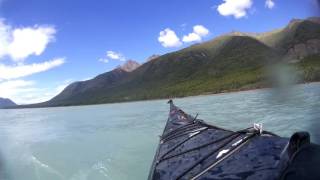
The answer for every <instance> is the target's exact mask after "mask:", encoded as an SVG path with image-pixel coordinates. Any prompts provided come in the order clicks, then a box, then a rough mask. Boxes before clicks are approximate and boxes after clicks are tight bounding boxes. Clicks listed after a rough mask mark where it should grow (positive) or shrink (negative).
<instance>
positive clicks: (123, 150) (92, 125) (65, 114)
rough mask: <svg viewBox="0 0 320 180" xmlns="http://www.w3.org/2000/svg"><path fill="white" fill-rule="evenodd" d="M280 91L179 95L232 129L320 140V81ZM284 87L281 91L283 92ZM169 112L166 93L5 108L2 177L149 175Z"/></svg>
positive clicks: (73, 179)
mask: <svg viewBox="0 0 320 180" xmlns="http://www.w3.org/2000/svg"><path fill="white" fill-rule="evenodd" d="M284 92H285V94H282V95H280V96H279V93H276V92H275V91H273V90H255V91H246V92H237V93H229V94H219V95H210V96H195V97H188V98H182V99H177V100H175V103H176V104H177V105H178V106H180V107H181V108H183V109H184V110H186V111H187V112H188V113H191V114H193V115H195V114H196V113H199V116H198V117H199V118H201V119H205V120H207V121H209V122H211V123H213V124H215V125H218V126H222V127H224V128H229V129H232V130H237V129H242V128H245V127H248V126H251V125H252V124H253V123H254V122H257V123H263V126H264V128H265V129H267V130H269V131H273V132H275V133H277V134H279V135H282V136H290V135H291V134H292V133H293V132H295V131H303V130H304V131H309V132H310V133H311V135H312V140H313V141H314V142H317V143H320V131H318V130H317V128H319V127H320V121H319V120H318V117H320V109H319V107H320V106H319V105H320V101H319V98H320V93H319V92H320V84H319V83H314V84H306V85H298V86H295V87H294V88H291V89H290V91H288V90H286V91H284ZM282 93H283V92H282ZM167 113H168V105H167V104H166V100H157V101H144V102H133V103H119V104H106V105H95V106H82V107H61V108H43V109H19V110H0V118H1V119H0V128H1V131H0V141H1V142H2V144H1V146H0V150H1V151H0V162H1V163H0V168H1V170H0V177H1V178H2V179H12V180H29V179H30V180H33V179H34V180H51V179H52V180H60V179H61V180H86V179H90V180H98V179H112V180H141V179H146V177H147V175H148V171H149V166H150V163H151V162H152V159H153V156H154V151H155V148H156V146H157V143H158V139H159V138H158V135H160V134H161V133H162V129H163V127H164V125H165V122H166V119H167Z"/></svg>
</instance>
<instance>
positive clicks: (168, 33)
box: [158, 28, 182, 48]
mask: <svg viewBox="0 0 320 180" xmlns="http://www.w3.org/2000/svg"><path fill="white" fill-rule="evenodd" d="M158 41H159V42H160V43H161V45H162V46H163V47H166V48H169V47H179V46H181V45H182V42H181V41H180V38H179V37H178V36H177V35H176V33H175V32H174V31H173V30H171V29H170V28H166V29H165V30H163V31H161V32H160V33H159V37H158Z"/></svg>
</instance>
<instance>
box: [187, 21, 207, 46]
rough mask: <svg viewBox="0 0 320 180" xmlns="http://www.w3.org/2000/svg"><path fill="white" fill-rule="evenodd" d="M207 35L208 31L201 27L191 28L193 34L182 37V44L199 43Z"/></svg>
mask: <svg viewBox="0 0 320 180" xmlns="http://www.w3.org/2000/svg"><path fill="white" fill-rule="evenodd" d="M208 34H209V30H208V29H207V28H205V27H204V26H202V25H196V26H193V32H192V33H189V34H188V35H185V36H183V38H182V41H183V42H195V41H198V42H199V41H201V40H202V38H203V37H205V36H207V35H208Z"/></svg>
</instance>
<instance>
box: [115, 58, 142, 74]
mask: <svg viewBox="0 0 320 180" xmlns="http://www.w3.org/2000/svg"><path fill="white" fill-rule="evenodd" d="M139 66H140V64H139V63H138V62H136V61H133V60H128V61H126V63H124V64H123V65H122V66H119V68H120V69H122V70H124V71H126V72H131V71H133V70H135V69H137V68H138V67H139Z"/></svg>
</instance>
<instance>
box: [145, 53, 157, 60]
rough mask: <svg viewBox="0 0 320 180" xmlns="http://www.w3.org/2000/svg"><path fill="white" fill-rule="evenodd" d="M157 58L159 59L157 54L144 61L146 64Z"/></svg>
mask: <svg viewBox="0 0 320 180" xmlns="http://www.w3.org/2000/svg"><path fill="white" fill-rule="evenodd" d="M158 57H160V55H158V54H153V55H151V56H150V57H148V58H147V60H146V61H147V62H148V61H152V60H154V59H156V58H158Z"/></svg>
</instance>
